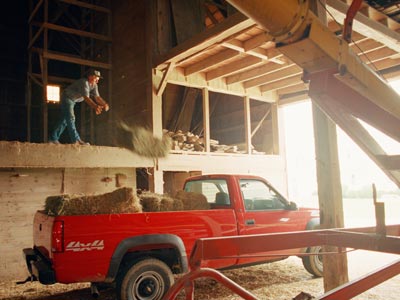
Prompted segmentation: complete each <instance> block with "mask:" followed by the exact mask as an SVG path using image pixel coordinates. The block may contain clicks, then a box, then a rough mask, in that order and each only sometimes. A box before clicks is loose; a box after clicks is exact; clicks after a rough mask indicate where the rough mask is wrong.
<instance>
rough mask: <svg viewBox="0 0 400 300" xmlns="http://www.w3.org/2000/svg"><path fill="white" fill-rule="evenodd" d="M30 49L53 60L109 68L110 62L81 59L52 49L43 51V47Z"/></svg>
mask: <svg viewBox="0 0 400 300" xmlns="http://www.w3.org/2000/svg"><path fill="white" fill-rule="evenodd" d="M32 51H34V52H36V53H39V54H41V55H42V56H43V57H44V58H47V59H54V60H59V61H64V62H69V63H74V64H78V65H84V66H90V67H96V68H102V69H107V70H109V69H111V64H109V63H102V62H97V61H93V60H87V59H82V58H78V57H76V56H71V55H66V54H63V53H59V52H54V51H47V52H45V51H43V49H39V48H32Z"/></svg>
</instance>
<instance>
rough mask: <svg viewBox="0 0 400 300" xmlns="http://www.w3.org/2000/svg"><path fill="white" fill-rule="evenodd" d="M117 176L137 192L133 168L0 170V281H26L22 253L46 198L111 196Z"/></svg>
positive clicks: (30, 240) (30, 243) (28, 245)
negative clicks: (81, 195)
mask: <svg viewBox="0 0 400 300" xmlns="http://www.w3.org/2000/svg"><path fill="white" fill-rule="evenodd" d="M118 173H122V174H125V175H126V176H127V179H126V182H125V186H129V187H132V188H134V189H136V173H135V169H134V168H82V169H79V168H78V169H75V168H66V169H64V168H0V207H1V208H2V209H1V211H0V228H1V230H0V241H1V243H0V281H9V280H22V279H25V278H26V277H27V275H28V272H27V270H26V266H25V262H24V261H23V258H22V249H23V248H27V247H32V243H33V241H32V222H33V216H34V213H35V212H36V210H38V209H43V207H44V203H45V199H46V197H48V196H50V195H60V194H62V192H63V191H64V193H65V194H82V193H84V194H87V195H89V194H102V193H106V192H111V191H113V190H115V189H117V187H116V180H115V174H118ZM106 178H108V179H107V180H106Z"/></svg>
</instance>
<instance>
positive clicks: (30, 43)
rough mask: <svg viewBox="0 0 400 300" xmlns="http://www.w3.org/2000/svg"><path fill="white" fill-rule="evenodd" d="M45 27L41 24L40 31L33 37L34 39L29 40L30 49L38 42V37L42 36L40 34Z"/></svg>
mask: <svg viewBox="0 0 400 300" xmlns="http://www.w3.org/2000/svg"><path fill="white" fill-rule="evenodd" d="M43 30H44V27H43V26H41V27H40V28H39V29H38V31H37V32H36V33H35V35H34V36H33V37H32V39H31V40H30V41H29V44H28V50H29V49H31V48H32V46H33V44H34V43H35V42H36V40H37V39H38V37H39V36H40V34H41V33H42V32H43Z"/></svg>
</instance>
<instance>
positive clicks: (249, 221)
mask: <svg viewBox="0 0 400 300" xmlns="http://www.w3.org/2000/svg"><path fill="white" fill-rule="evenodd" d="M245 224H246V225H255V224H256V221H255V220H254V219H249V220H246V221H245Z"/></svg>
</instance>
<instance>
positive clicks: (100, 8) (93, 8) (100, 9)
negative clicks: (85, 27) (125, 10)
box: [59, 0, 111, 14]
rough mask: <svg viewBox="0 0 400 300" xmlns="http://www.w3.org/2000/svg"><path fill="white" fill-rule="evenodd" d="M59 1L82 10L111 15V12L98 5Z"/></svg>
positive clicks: (73, 0)
mask: <svg viewBox="0 0 400 300" xmlns="http://www.w3.org/2000/svg"><path fill="white" fill-rule="evenodd" d="M59 1H61V2H64V3H68V4H72V5H76V6H79V7H84V8H88V9H92V10H96V11H98V12H103V13H107V14H111V10H109V9H108V8H105V7H103V6H99V5H94V4H89V3H86V2H83V1H77V0H59Z"/></svg>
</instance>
